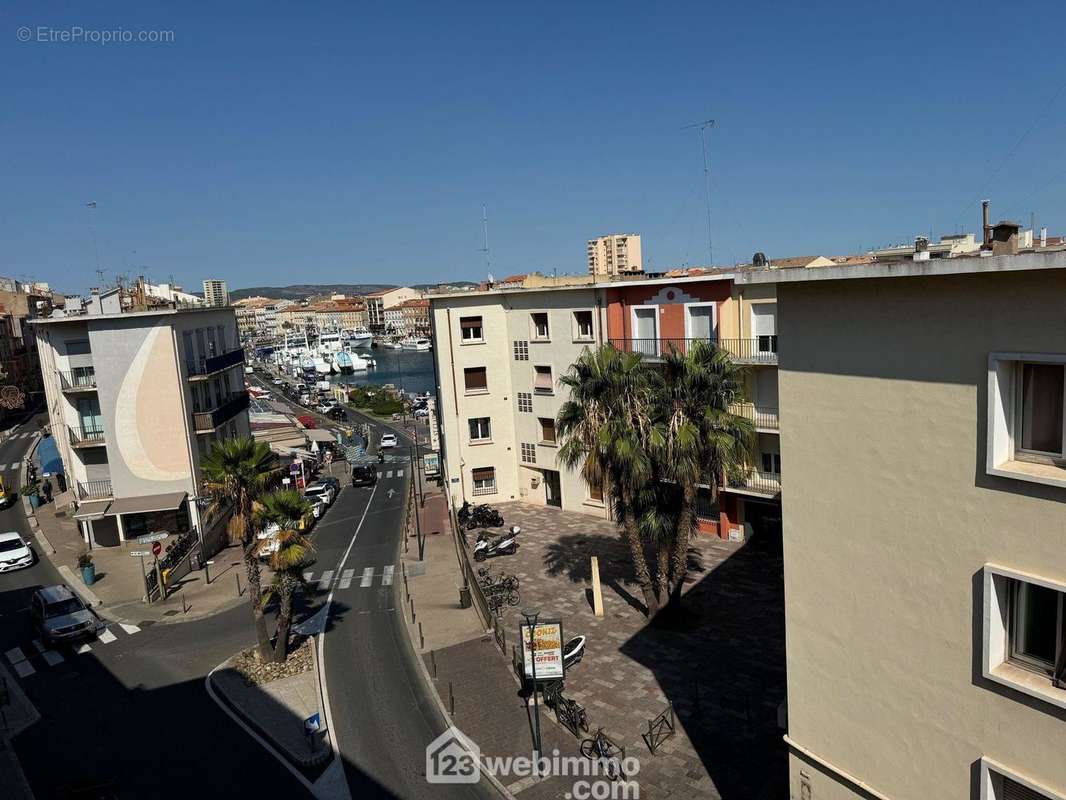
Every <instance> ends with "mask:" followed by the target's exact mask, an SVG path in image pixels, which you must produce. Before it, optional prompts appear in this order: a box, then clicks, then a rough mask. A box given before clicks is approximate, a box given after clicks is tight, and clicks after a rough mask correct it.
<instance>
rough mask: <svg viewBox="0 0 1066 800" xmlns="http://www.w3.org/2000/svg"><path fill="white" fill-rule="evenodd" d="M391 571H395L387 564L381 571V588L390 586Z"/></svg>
mask: <svg viewBox="0 0 1066 800" xmlns="http://www.w3.org/2000/svg"><path fill="white" fill-rule="evenodd" d="M393 569H395V567H393V566H392V564H389V565H388V566H387V567H385V569H384V570H383V571H382V573H381V585H382V586H392V571H393Z"/></svg>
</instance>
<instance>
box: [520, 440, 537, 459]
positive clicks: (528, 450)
mask: <svg viewBox="0 0 1066 800" xmlns="http://www.w3.org/2000/svg"><path fill="white" fill-rule="evenodd" d="M522 461H524V462H525V463H527V464H536V463H537V447H536V445H534V444H531V443H529V442H522Z"/></svg>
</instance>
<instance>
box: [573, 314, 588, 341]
mask: <svg viewBox="0 0 1066 800" xmlns="http://www.w3.org/2000/svg"><path fill="white" fill-rule="evenodd" d="M574 338H575V339H582V340H586V339H587V340H591V339H592V312H591V311H575V312H574Z"/></svg>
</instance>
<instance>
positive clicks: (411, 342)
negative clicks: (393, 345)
mask: <svg viewBox="0 0 1066 800" xmlns="http://www.w3.org/2000/svg"><path fill="white" fill-rule="evenodd" d="M432 345H433V343H432V342H430V340H429V339H423V338H421V337H419V338H417V339H416V338H414V337H408V338H406V339H404V340H403V341H402V342H400V347H402V348H403V349H404V350H429V349H430V348H431V347H432Z"/></svg>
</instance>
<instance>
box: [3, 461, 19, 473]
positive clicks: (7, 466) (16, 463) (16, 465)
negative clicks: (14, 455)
mask: <svg viewBox="0 0 1066 800" xmlns="http://www.w3.org/2000/svg"><path fill="white" fill-rule="evenodd" d="M21 466H22V462H21V461H12V462H11V463H10V464H0V472H7V471H8V470H13V469H18V468H19V467H21Z"/></svg>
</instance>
